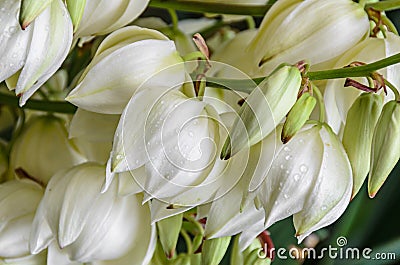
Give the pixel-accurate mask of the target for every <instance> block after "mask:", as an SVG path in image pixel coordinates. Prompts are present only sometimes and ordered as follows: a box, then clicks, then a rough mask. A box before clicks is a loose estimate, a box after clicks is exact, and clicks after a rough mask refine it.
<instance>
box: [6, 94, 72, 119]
mask: <svg viewBox="0 0 400 265" xmlns="http://www.w3.org/2000/svg"><path fill="white" fill-rule="evenodd" d="M0 104H6V105H10V106H14V107H19V104H18V98H17V97H16V96H13V95H8V94H4V93H1V92H0ZM23 108H25V109H32V110H41V111H48V112H58V113H67V114H73V113H75V111H76V107H75V106H74V105H72V104H71V103H68V102H66V101H46V100H36V99H30V100H29V101H28V102H27V103H26V104H25V106H24V107H23Z"/></svg>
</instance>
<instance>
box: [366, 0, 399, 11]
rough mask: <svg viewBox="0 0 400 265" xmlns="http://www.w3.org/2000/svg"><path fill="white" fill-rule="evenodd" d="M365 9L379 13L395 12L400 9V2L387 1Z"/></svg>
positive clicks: (395, 0)
mask: <svg viewBox="0 0 400 265" xmlns="http://www.w3.org/2000/svg"><path fill="white" fill-rule="evenodd" d="M365 8H373V9H376V10H379V11H390V10H395V9H399V8H400V0H386V1H379V2H376V3H369V4H366V5H365Z"/></svg>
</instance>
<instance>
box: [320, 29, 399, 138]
mask: <svg viewBox="0 0 400 265" xmlns="http://www.w3.org/2000/svg"><path fill="white" fill-rule="evenodd" d="M386 34H387V38H385V39H380V38H368V39H366V40H365V41H363V42H361V43H359V44H358V45H356V46H355V47H353V48H352V49H350V50H349V51H347V52H346V53H345V54H343V56H342V57H341V58H340V59H339V60H338V61H337V63H336V66H335V68H341V67H344V66H346V65H349V64H350V63H352V62H355V61H357V62H364V63H371V62H374V61H377V60H381V59H384V58H387V57H389V56H391V55H394V54H396V53H399V52H400V37H399V36H397V35H395V34H393V33H391V32H387V33H386ZM378 72H379V73H380V74H382V75H383V76H384V77H385V78H386V79H387V80H388V81H389V82H391V83H392V84H393V85H394V86H395V87H397V88H399V87H400V75H399V72H400V65H399V64H394V65H391V66H388V67H386V68H384V69H381V70H379V71H378ZM354 79H355V80H357V81H358V82H361V83H363V84H365V85H368V82H367V80H365V78H354ZM343 85H344V79H335V80H330V81H328V83H327V85H326V89H325V94H324V102H325V106H326V114H327V122H328V124H329V125H330V126H331V127H332V129H333V130H334V131H335V132H336V133H339V132H341V131H342V130H343V129H344V124H345V122H346V117H347V113H348V111H349V109H350V107H351V106H352V105H353V103H354V101H355V100H356V99H357V98H358V96H359V95H360V94H361V93H362V91H361V90H358V89H356V88H353V87H343ZM379 93H383V91H380V92H379ZM392 99H394V95H393V92H392V91H391V90H388V95H387V96H385V100H384V102H388V101H389V100H392Z"/></svg>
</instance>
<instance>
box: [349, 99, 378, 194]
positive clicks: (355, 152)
mask: <svg viewBox="0 0 400 265" xmlns="http://www.w3.org/2000/svg"><path fill="white" fill-rule="evenodd" d="M382 106H383V100H382V97H381V96H379V95H377V94H372V93H364V94H362V95H361V96H359V97H358V98H357V99H356V101H355V102H354V103H353V105H352V106H351V108H350V110H349V112H348V113H347V120H346V126H345V127H344V133H343V140H342V142H343V146H344V148H345V149H346V153H347V155H348V157H349V160H350V164H351V168H352V170H353V192H352V197H354V196H355V195H356V194H357V193H358V191H359V190H360V188H361V186H362V184H363V182H364V180H365V178H366V177H367V175H368V172H369V168H370V157H371V145H372V136H373V134H374V129H375V125H376V123H377V122H378V118H379V115H380V113H381V111H382Z"/></svg>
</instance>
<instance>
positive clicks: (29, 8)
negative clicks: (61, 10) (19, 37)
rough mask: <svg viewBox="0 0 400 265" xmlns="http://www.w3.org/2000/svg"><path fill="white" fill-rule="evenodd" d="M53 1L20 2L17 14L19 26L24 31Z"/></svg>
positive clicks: (26, 0)
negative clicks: (19, 9)
mask: <svg viewBox="0 0 400 265" xmlns="http://www.w3.org/2000/svg"><path fill="white" fill-rule="evenodd" d="M52 1H53V0H22V1H21V11H20V13H19V24H20V25H21V28H22V29H26V27H28V26H29V24H31V23H32V21H33V20H35V18H36V17H37V16H39V15H40V14H41V13H42V12H43V11H44V10H45V9H46V8H47V7H48V6H49V5H50V4H51V2H52Z"/></svg>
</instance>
